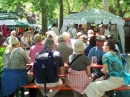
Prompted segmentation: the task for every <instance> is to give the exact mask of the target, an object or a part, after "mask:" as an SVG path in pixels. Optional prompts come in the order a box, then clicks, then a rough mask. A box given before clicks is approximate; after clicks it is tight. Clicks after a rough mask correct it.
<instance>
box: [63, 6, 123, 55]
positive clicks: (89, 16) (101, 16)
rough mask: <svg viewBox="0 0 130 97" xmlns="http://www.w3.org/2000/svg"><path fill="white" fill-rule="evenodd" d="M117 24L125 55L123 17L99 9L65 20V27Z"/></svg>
mask: <svg viewBox="0 0 130 97" xmlns="http://www.w3.org/2000/svg"><path fill="white" fill-rule="evenodd" d="M72 23H73V24H87V23H95V24H116V25H117V29H118V32H119V36H120V40H121V45H122V49H123V53H125V39H124V30H123V25H124V21H123V20H122V18H121V17H119V16H116V15H113V14H111V13H107V12H105V11H103V10H99V9H90V10H84V11H82V12H79V13H76V14H71V15H69V16H67V17H65V18H64V22H63V25H68V24H72Z"/></svg>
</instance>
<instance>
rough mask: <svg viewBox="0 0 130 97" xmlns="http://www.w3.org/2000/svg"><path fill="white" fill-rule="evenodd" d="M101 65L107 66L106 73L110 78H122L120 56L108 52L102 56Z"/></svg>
mask: <svg viewBox="0 0 130 97" xmlns="http://www.w3.org/2000/svg"><path fill="white" fill-rule="evenodd" d="M102 62H103V64H107V65H108V73H109V75H110V76H115V77H122V76H123V66H122V59H121V56H120V55H119V54H118V53H116V52H108V53H106V54H104V55H103V58H102Z"/></svg>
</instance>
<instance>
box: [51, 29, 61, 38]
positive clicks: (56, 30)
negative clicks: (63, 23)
mask: <svg viewBox="0 0 130 97" xmlns="http://www.w3.org/2000/svg"><path fill="white" fill-rule="evenodd" d="M51 31H54V33H55V34H56V35H57V36H58V35H59V29H58V27H52V28H51Z"/></svg>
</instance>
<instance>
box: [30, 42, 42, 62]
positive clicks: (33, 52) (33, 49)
mask: <svg viewBox="0 0 130 97" xmlns="http://www.w3.org/2000/svg"><path fill="white" fill-rule="evenodd" d="M43 49H44V47H43V44H42V43H36V44H35V45H33V46H31V47H30V52H29V56H30V57H31V60H32V62H34V60H35V56H36V54H37V53H38V52H40V51H42V50H43Z"/></svg>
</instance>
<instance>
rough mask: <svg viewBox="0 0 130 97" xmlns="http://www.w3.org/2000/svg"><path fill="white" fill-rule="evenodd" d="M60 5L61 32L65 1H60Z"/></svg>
mask: <svg viewBox="0 0 130 97" xmlns="http://www.w3.org/2000/svg"><path fill="white" fill-rule="evenodd" d="M59 4H60V20H59V22H60V25H59V30H60V29H61V28H62V25H63V1H62V0H60V2H59Z"/></svg>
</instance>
